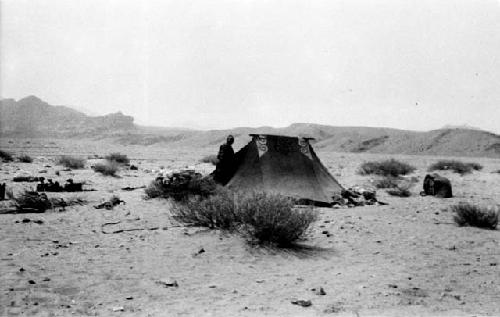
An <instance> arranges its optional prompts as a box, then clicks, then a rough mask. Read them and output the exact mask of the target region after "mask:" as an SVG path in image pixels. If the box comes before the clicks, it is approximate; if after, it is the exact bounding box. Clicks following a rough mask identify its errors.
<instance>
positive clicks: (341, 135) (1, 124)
mask: <svg viewBox="0 0 500 317" xmlns="http://www.w3.org/2000/svg"><path fill="white" fill-rule="evenodd" d="M0 132H1V135H2V136H11V137H15V136H19V137H33V136H42V137H43V136H46V137H79V138H89V137H90V138H99V139H103V138H104V139H108V140H109V141H112V142H116V143H120V144H124V145H151V146H169V147H172V148H174V147H183V148H210V149H214V151H216V150H217V148H218V146H219V145H220V144H222V143H223V142H224V141H225V139H226V136H227V135H228V134H232V135H234V136H235V138H236V143H235V148H236V149H237V148H239V147H241V146H243V145H244V144H246V143H247V142H248V141H249V140H250V137H249V136H248V134H255V133H267V134H280V135H290V136H298V135H300V136H308V137H313V138H314V141H312V142H313V143H314V148H315V149H317V150H319V151H334V152H355V153H363V152H367V153H387V154H423V155H456V156H484V157H499V158H500V135H497V134H494V133H490V132H486V131H482V130H478V129H471V128H470V127H468V128H466V129H464V128H460V127H453V128H444V129H439V130H433V131H428V132H418V131H408V130H398V129H391V128H372V127H334V126H328V125H319V124H312V123H294V124H292V125H290V126H288V127H284V128H273V127H259V128H249V127H239V128H234V129H227V130H209V131H200V130H191V129H184V128H162V127H143V126H138V125H135V124H134V119H133V117H131V116H126V115H123V114H122V113H120V112H118V113H115V114H110V115H106V116H87V115H85V114H84V113H81V112H78V111H76V110H73V109H71V108H69V107H64V106H51V105H49V104H47V103H46V102H43V101H42V100H40V99H39V98H37V97H34V96H30V97H26V98H23V99H21V100H19V101H17V102H16V101H14V100H13V99H4V100H2V101H1V103H0Z"/></svg>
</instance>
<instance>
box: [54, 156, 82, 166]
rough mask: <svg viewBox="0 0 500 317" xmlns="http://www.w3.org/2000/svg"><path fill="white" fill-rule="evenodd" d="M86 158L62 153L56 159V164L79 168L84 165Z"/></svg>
mask: <svg viewBox="0 0 500 317" xmlns="http://www.w3.org/2000/svg"><path fill="white" fill-rule="evenodd" d="M85 163H86V160H85V159H84V158H80V157H74V156H68V155H63V156H60V157H59V159H58V160H57V164H59V165H62V166H64V167H66V168H72V169H81V168H84V167H85Z"/></svg>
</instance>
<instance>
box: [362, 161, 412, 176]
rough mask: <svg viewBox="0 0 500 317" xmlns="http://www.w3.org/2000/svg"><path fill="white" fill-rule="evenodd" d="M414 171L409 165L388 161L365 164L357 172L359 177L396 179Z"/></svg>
mask: <svg viewBox="0 0 500 317" xmlns="http://www.w3.org/2000/svg"><path fill="white" fill-rule="evenodd" d="M415 169H416V168H415V167H414V166H411V165H410V164H407V163H404V162H400V161H398V160H395V159H390V160H384V161H378V162H365V163H363V164H361V166H360V168H359V171H358V172H359V174H361V175H369V174H375V175H382V176H392V177H397V176H400V175H406V174H410V173H412V172H413V171H415Z"/></svg>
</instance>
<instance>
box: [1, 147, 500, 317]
mask: <svg viewBox="0 0 500 317" xmlns="http://www.w3.org/2000/svg"><path fill="white" fill-rule="evenodd" d="M0 148H2V149H4V150H7V151H12V152H13V153H15V154H21V153H25V154H29V155H31V156H32V157H33V158H34V162H33V163H18V162H11V163H2V164H1V167H0V183H3V182H5V183H7V186H8V187H9V188H11V189H13V192H14V194H15V195H16V194H18V193H20V192H21V191H22V190H23V189H29V188H33V187H34V186H35V183H14V182H12V178H13V177H14V176H16V175H27V174H31V175H33V176H44V177H45V178H52V179H54V180H59V181H60V182H62V183H64V181H65V180H66V179H68V178H73V179H74V180H75V182H82V181H85V182H86V184H87V187H88V188H93V189H96V191H89V192H81V193H76V194H75V193H49V194H50V196H52V197H63V198H69V197H75V196H76V197H80V198H83V199H85V200H87V203H86V204H85V205H76V206H71V207H67V208H66V209H65V210H62V211H60V210H57V211H48V212H46V213H43V214H0V272H1V274H0V315H1V316H25V315H39V316H323V315H324V316H327V315H332V316H500V230H499V229H498V228H497V230H484V229H479V228H473V227H458V226H457V225H455V223H454V222H453V215H452V213H451V212H450V211H449V206H451V205H453V204H457V203H459V202H463V201H465V202H473V203H477V204H481V205H499V204H500V196H499V191H500V173H493V171H496V170H500V160H499V159H485V158H458V159H461V160H463V161H466V162H478V163H480V164H482V165H483V166H484V169H483V170H481V171H475V172H473V173H472V174H467V175H464V176H460V175H459V174H455V173H452V172H448V171H445V172H441V173H440V174H441V175H443V176H446V177H448V178H449V179H450V180H451V182H452V184H453V191H454V198H450V199H439V198H435V197H422V196H420V195H419V194H418V193H419V192H420V191H421V187H422V180H423V177H424V176H425V174H426V173H427V167H428V166H429V165H430V164H431V163H433V162H435V161H437V160H439V159H440V157H430V156H402V155H381V154H366V153H362V154H354V153H329V152H321V151H319V152H318V153H317V154H318V156H319V157H320V159H321V161H322V162H323V164H324V165H325V166H326V167H327V168H328V169H329V171H330V172H331V173H332V175H334V176H335V177H336V178H337V179H338V180H339V182H340V183H341V184H342V185H343V186H344V187H351V186H353V185H370V181H371V180H373V177H371V176H361V175H358V174H357V173H356V170H357V168H358V167H359V165H360V164H361V163H362V162H364V161H371V160H379V159H385V158H391V157H394V158H396V159H399V160H402V161H405V162H408V163H410V164H412V165H414V166H416V167H417V170H416V171H415V172H414V173H413V174H411V175H409V176H410V177H417V178H418V180H419V182H418V183H417V184H416V185H415V186H414V187H413V188H412V189H411V191H412V196H411V197H408V198H400V197H393V196H389V195H388V194H387V193H386V192H385V191H384V190H377V196H378V198H379V200H381V201H384V202H387V203H388V205H385V206H364V207H356V208H341V209H333V208H316V209H315V210H316V211H317V213H318V214H319V218H318V221H317V222H315V223H314V225H313V226H312V227H311V228H310V230H309V232H308V233H307V236H306V238H305V239H304V240H303V241H301V245H302V247H301V248H295V249H277V248H271V247H259V246H251V245H249V244H248V243H246V241H245V240H244V239H243V238H241V237H240V236H238V235H233V234H229V233H226V232H221V231H218V230H208V229H206V228H197V227H186V226H183V225H182V224H179V223H176V222H175V221H174V220H172V219H171V218H170V216H169V207H170V205H169V202H168V201H166V200H163V199H149V200H148V199H145V198H144V189H136V190H133V191H124V190H122V189H121V188H124V187H127V186H129V187H139V186H143V185H147V184H149V182H150V181H152V180H153V179H154V178H155V176H156V171H157V170H159V169H161V168H163V169H172V170H173V169H178V168H182V167H185V166H195V167H196V168H197V169H198V170H200V171H202V172H204V173H209V172H210V171H211V170H212V169H213V167H212V166H211V165H209V164H205V163H199V159H200V158H202V157H203V156H205V155H207V154H213V153H214V152H216V151H217V146H214V147H213V149H210V148H208V149H189V148H185V149H172V148H167V147H160V146H118V145H112V144H108V143H104V141H102V142H101V141H95V140H88V141H78V142H77V141H73V140H68V141H63V140H46V139H0ZM116 151H118V152H121V153H124V154H127V155H128V157H129V158H130V159H131V164H134V165H137V166H138V167H139V169H138V170H137V171H134V170H128V169H123V170H121V171H120V172H119V177H106V176H102V175H100V174H97V173H95V172H94V171H93V170H92V169H90V165H92V164H94V163H96V162H98V161H99V159H88V160H87V166H86V168H85V169H81V170H64V168H63V167H62V166H58V165H56V164H55V160H56V157H57V156H58V155H61V154H71V155H80V156H84V157H93V156H94V155H98V156H99V155H105V154H108V153H110V152H116ZM56 171H59V174H60V176H57V175H56ZM42 172H43V173H42ZM112 195H118V196H119V197H120V198H121V199H122V200H123V201H125V202H126V203H125V204H121V205H119V206H116V207H115V208H114V209H112V210H106V209H95V208H94V207H93V206H94V205H96V204H99V203H100V202H102V201H104V200H106V199H109V198H110V197H111V196H112ZM9 203H10V202H9V201H6V202H1V206H0V207H2V208H7V207H8V204H9ZM23 219H29V220H30V221H29V222H23ZM35 220H41V221H42V223H35V222H34V221H35ZM113 222H119V223H116V224H112V225H107V226H105V227H104V232H103V227H102V225H103V224H105V223H113ZM156 228H158V229H156ZM119 229H145V230H137V231H124V232H120V233H114V234H111V233H109V234H108V233H106V232H110V231H116V230H119ZM148 229H156V230H148ZM174 281H175V282H176V285H177V286H171V287H169V286H168V285H166V284H174ZM320 288H322V289H323V290H324V293H323V294H321V293H320V292H319V291H318V290H319V289H320ZM294 300H310V301H311V303H312V305H311V306H309V307H302V306H300V305H293V304H292V303H291V302H292V301H294Z"/></svg>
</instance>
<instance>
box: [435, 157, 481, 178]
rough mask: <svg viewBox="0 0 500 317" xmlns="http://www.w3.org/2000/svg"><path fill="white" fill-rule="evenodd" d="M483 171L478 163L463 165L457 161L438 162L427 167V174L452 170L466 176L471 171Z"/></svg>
mask: <svg viewBox="0 0 500 317" xmlns="http://www.w3.org/2000/svg"><path fill="white" fill-rule="evenodd" d="M482 169H483V166H482V165H481V164H479V163H464V162H461V161H457V160H440V161H437V162H436V163H434V164H432V165H431V166H429V169H428V170H429V172H432V171H436V170H440V171H445V170H452V171H454V172H455V173H458V174H461V175H463V174H468V173H472V171H480V170H482Z"/></svg>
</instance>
